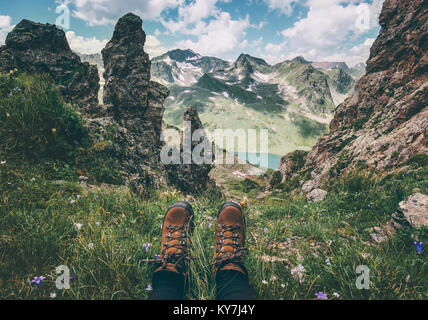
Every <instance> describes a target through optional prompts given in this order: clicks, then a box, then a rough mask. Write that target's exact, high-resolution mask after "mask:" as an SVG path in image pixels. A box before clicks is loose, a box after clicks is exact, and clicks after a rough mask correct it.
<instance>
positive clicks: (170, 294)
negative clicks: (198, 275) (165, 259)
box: [149, 271, 185, 300]
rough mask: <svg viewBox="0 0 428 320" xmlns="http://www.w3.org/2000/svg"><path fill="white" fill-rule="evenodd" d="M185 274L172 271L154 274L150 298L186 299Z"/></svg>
mask: <svg viewBox="0 0 428 320" xmlns="http://www.w3.org/2000/svg"><path fill="white" fill-rule="evenodd" d="M184 291H185V290H184V276H183V275H181V274H178V273H175V272H170V271H158V272H155V273H154V275H153V292H152V294H151V295H150V297H149V300H184V295H185V294H184Z"/></svg>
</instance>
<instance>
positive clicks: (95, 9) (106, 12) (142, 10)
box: [59, 0, 184, 26]
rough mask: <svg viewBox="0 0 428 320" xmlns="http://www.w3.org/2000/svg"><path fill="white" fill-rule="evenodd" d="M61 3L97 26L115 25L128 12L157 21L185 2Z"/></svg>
mask: <svg viewBox="0 0 428 320" xmlns="http://www.w3.org/2000/svg"><path fill="white" fill-rule="evenodd" d="M59 2H61V1H59ZM61 3H64V4H66V5H69V4H72V5H73V6H74V8H75V9H74V10H73V15H74V16H75V17H77V18H80V19H82V20H84V21H86V22H87V23H88V24H89V25H90V26H95V25H105V24H115V23H116V21H117V19H118V18H119V17H121V16H122V15H124V14H126V13H128V12H133V13H135V14H137V15H139V16H141V18H142V19H143V20H144V19H155V18H158V17H159V16H160V15H161V13H162V12H163V11H164V10H167V9H175V8H177V7H178V6H180V5H181V4H182V3H184V0H120V1H118V0H64V1H62V2H61Z"/></svg>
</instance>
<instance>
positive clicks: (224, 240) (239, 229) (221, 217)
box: [213, 202, 248, 276]
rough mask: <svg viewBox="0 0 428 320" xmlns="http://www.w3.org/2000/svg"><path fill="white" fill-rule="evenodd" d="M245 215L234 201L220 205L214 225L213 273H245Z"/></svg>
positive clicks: (246, 251)
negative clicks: (215, 224) (229, 271)
mask: <svg viewBox="0 0 428 320" xmlns="http://www.w3.org/2000/svg"><path fill="white" fill-rule="evenodd" d="M244 246H245V217H244V214H243V213H242V211H241V207H240V206H239V205H238V204H236V203H234V202H227V203H225V204H224V205H222V206H221V208H220V210H219V213H218V218H217V226H216V237H215V247H214V263H213V264H214V275H215V276H216V275H217V272H218V271H225V270H235V271H239V272H242V273H244V274H245V275H247V270H246V269H245V267H244V259H245V256H246V255H247V253H248V249H246V248H245V247H244Z"/></svg>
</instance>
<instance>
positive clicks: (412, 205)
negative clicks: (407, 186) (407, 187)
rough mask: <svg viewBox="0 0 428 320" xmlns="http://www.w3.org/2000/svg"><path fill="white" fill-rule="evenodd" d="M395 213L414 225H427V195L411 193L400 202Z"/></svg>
mask: <svg viewBox="0 0 428 320" xmlns="http://www.w3.org/2000/svg"><path fill="white" fill-rule="evenodd" d="M397 214H398V215H399V216H402V217H404V218H405V219H406V220H407V221H408V222H409V223H410V224H411V225H412V226H414V227H421V226H428V196H427V195H425V194H422V193H415V194H413V195H411V196H410V197H408V198H407V199H406V200H404V201H401V202H400V204H399V209H398V211H397Z"/></svg>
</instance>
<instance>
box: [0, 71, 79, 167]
mask: <svg viewBox="0 0 428 320" xmlns="http://www.w3.org/2000/svg"><path fill="white" fill-rule="evenodd" d="M0 93H1V95H0V121H1V126H0V140H1V141H2V144H1V147H0V148H1V149H2V150H1V151H3V152H5V153H8V154H11V153H13V154H17V155H19V156H21V157H23V158H26V159H27V160H33V159H40V158H46V157H48V158H53V159H63V160H69V159H71V158H72V157H73V155H74V151H75V149H76V146H78V145H80V144H83V143H84V141H85V138H86V131H85V129H84V127H83V122H82V119H81V117H80V116H79V114H78V112H77V111H76V110H75V109H74V108H73V107H72V106H70V105H67V104H66V103H65V102H64V101H63V99H62V98H61V95H60V93H59V91H58V89H57V88H56V87H55V86H54V85H53V84H52V83H51V81H50V80H49V79H48V78H47V77H45V76H30V75H26V74H20V75H17V76H15V75H0Z"/></svg>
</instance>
